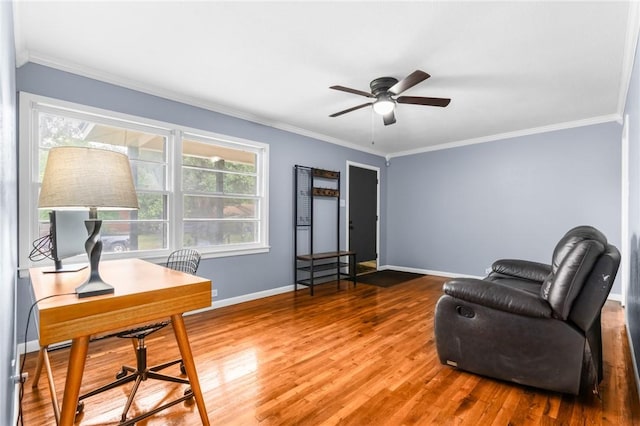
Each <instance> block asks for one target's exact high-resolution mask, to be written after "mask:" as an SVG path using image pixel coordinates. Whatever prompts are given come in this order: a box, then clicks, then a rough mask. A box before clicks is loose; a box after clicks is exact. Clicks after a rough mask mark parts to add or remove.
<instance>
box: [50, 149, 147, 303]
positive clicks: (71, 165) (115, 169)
mask: <svg viewBox="0 0 640 426" xmlns="http://www.w3.org/2000/svg"><path fill="white" fill-rule="evenodd" d="M38 207H39V208H41V209H44V208H49V209H57V210H64V209H67V210H80V209H87V208H88V209H89V219H88V220H86V221H85V226H86V228H87V233H88V235H89V238H87V242H86V243H85V245H84V247H85V250H86V251H87V256H88V257H89V269H90V273H89V278H88V279H87V281H86V282H85V283H83V284H82V285H80V286H79V287H77V288H76V293H77V295H78V297H89V296H98V295H102V294H111V293H113V292H114V288H113V286H111V285H109V284H107V283H106V282H104V281H103V280H102V278H101V277H100V271H99V269H98V264H99V262H100V255H101V254H102V241H101V240H100V227H101V225H102V220H99V219H98V209H100V210H133V209H137V208H138V196H137V194H136V190H135V187H134V184H133V176H132V174H131V166H130V165H129V157H127V156H126V155H125V154H122V153H119V152H115V151H108V150H104V149H96V148H85V147H75V146H64V147H56V148H52V149H51V150H50V151H49V157H48V159H47V166H46V168H45V170H44V176H43V177H42V187H41V189H40V198H39V200H38Z"/></svg>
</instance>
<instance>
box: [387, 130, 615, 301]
mask: <svg viewBox="0 0 640 426" xmlns="http://www.w3.org/2000/svg"><path fill="white" fill-rule="evenodd" d="M620 150H621V126H620V125H619V124H618V123H606V124H598V125H592V126H585V127H580V128H573V129H566V130H560V131H554V132H548V133H542V134H536V135H531V136H523V137H518V138H512V139H505V140H500V141H493V142H487V143H482V144H476V145H470V146H464V147H458V148H450V149H445V150H440V151H432V152H426V153H422V154H417V155H411V156H406V157H397V158H392V159H391V161H390V165H389V167H388V168H387V180H388V182H387V184H388V198H387V201H388V204H387V214H386V217H387V221H388V226H387V258H386V259H387V262H388V263H389V264H391V265H399V266H404V267H409V268H418V269H426V270H432V271H440V272H446V273H452V274H468V275H476V276H481V275H482V276H484V275H485V270H486V268H488V267H489V266H490V265H491V263H492V262H493V261H494V260H496V259H499V258H521V259H528V260H534V261H539V262H544V263H550V261H551V255H552V251H553V248H554V247H555V244H556V243H557V242H558V240H559V239H560V238H561V237H562V235H563V234H564V233H565V232H566V231H568V230H569V229H570V228H572V227H574V226H576V225H581V224H589V225H593V226H595V227H597V228H599V229H600V230H602V232H604V233H605V235H607V237H608V239H609V241H610V242H611V243H613V244H614V245H616V246H618V247H619V246H620V245H619V243H620V232H621V231H620V217H621V213H620V206H621V199H620V172H621V166H620V155H621V151H620ZM618 281H619V280H618ZM612 292H613V293H617V294H620V284H619V283H617V284H616V285H614V288H613V291H612Z"/></svg>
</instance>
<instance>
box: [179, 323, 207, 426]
mask: <svg viewBox="0 0 640 426" xmlns="http://www.w3.org/2000/svg"><path fill="white" fill-rule="evenodd" d="M171 324H172V325H173V333H174V334H175V336H176V341H177V342H178V348H179V349H180V355H181V356H182V362H183V363H184V369H185V370H186V371H187V376H188V377H189V384H190V385H191V390H192V391H193V396H194V398H195V399H196V406H197V407H198V412H199V413H200V420H201V421H202V424H203V426H209V416H208V415H207V407H206V406H205V405H204V398H203V397H202V390H201V389H200V382H199V381H198V373H197V372H196V364H195V363H194V362H193V354H192V353H191V346H189V338H188V337H187V328H186V327H185V325H184V320H183V319H182V315H172V316H171Z"/></svg>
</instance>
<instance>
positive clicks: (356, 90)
mask: <svg viewBox="0 0 640 426" xmlns="http://www.w3.org/2000/svg"><path fill="white" fill-rule="evenodd" d="M329 89H334V90H341V91H343V92H347V93H353V94H354V95H360V96H366V97H367V98H375V96H373V95H372V94H371V93H369V92H363V91H362V90H358V89H352V88H350V87H344V86H331V87H329Z"/></svg>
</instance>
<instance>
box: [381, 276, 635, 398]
mask: <svg viewBox="0 0 640 426" xmlns="http://www.w3.org/2000/svg"><path fill="white" fill-rule="evenodd" d="M385 269H393V270H394V271H402V272H413V273H415V274H425V275H436V276H438V277H446V278H476V279H479V280H481V279H482V278H484V277H481V276H478V275H467V274H457V273H454V272H444V271H433V270H431V269H419V268H407V267H405V266H395V265H383V266H380V267H379V268H378V270H380V271H383V270H385ZM607 300H613V301H614V302H620V303H622V295H621V294H618V293H609V296H608V297H607ZM639 389H640V388H639Z"/></svg>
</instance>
